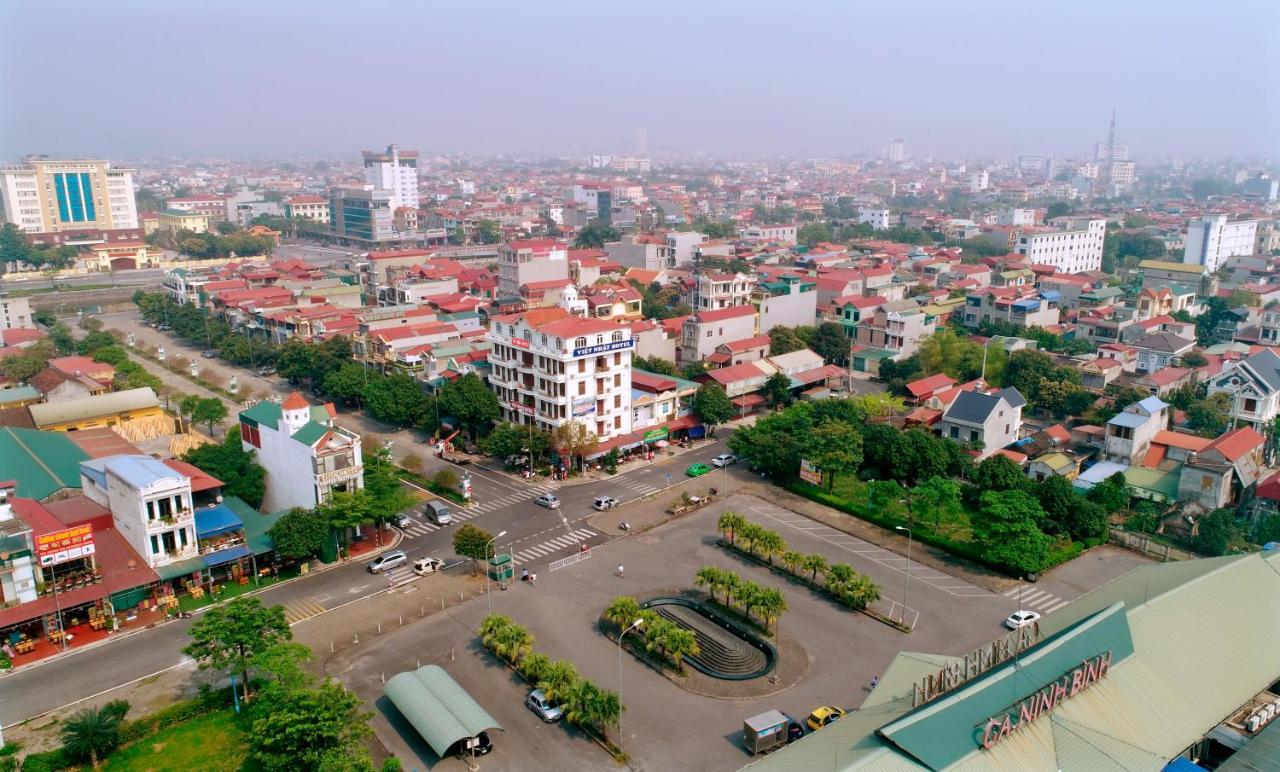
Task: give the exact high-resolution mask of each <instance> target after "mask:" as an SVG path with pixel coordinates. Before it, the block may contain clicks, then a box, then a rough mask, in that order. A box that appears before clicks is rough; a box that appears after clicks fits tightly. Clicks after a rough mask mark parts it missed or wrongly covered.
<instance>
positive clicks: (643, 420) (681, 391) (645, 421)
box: [631, 369, 698, 431]
mask: <svg viewBox="0 0 1280 772" xmlns="http://www.w3.org/2000/svg"><path fill="white" fill-rule="evenodd" d="M697 392H698V384H697V383H694V382H693V381H690V380H686V379H684V378H677V377H675V376H672V375H662V374H661V373H651V372H649V371H647V370H636V369H632V370H631V428H632V430H633V431H639V430H642V429H644V428H646V427H649V426H653V425H655V424H661V423H665V422H667V421H671V420H673V419H677V418H682V417H684V416H687V415H689V413H690V411H691V410H692V405H693V395H694V394H696V393H697Z"/></svg>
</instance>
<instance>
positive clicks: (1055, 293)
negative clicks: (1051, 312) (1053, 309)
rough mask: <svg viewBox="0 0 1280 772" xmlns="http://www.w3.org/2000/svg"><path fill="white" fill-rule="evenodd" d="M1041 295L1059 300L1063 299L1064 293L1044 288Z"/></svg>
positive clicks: (1048, 298) (1046, 298) (1047, 298)
mask: <svg viewBox="0 0 1280 772" xmlns="http://www.w3.org/2000/svg"><path fill="white" fill-rule="evenodd" d="M1040 297H1042V298H1044V299H1045V300H1052V301H1055V302H1056V301H1059V300H1062V293H1061V292H1059V291H1057V290H1044V291H1043V292H1041V293H1040Z"/></svg>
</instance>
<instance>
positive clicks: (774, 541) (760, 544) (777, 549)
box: [754, 530, 787, 565]
mask: <svg viewBox="0 0 1280 772" xmlns="http://www.w3.org/2000/svg"><path fill="white" fill-rule="evenodd" d="M754 546H756V547H757V548H759V550H760V555H761V556H762V557H763V558H764V559H765V560H767V561H769V565H773V559H774V557H775V556H777V555H781V554H782V553H784V552H786V551H787V542H786V540H784V539H783V538H782V535H781V534H779V533H778V532H777V531H770V530H764V531H762V532H761V533H760V538H759V539H757V540H756V544H755V545H754Z"/></svg>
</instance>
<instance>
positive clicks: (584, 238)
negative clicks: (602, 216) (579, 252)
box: [573, 220, 621, 249]
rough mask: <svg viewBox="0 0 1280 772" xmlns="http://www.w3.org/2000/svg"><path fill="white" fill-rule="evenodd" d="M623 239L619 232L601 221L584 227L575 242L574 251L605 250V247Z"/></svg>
mask: <svg viewBox="0 0 1280 772" xmlns="http://www.w3.org/2000/svg"><path fill="white" fill-rule="evenodd" d="M619 238H621V237H620V236H619V235H618V231H617V230H615V229H614V228H612V227H610V226H609V225H606V224H605V223H603V222H600V221H599V220H592V221H591V222H589V223H587V224H586V225H585V226H583V227H582V228H581V229H580V230H579V231H578V235H577V237H576V238H574V240H573V248H574V249H604V245H605V244H606V243H608V242H611V241H617V240H618V239H619Z"/></svg>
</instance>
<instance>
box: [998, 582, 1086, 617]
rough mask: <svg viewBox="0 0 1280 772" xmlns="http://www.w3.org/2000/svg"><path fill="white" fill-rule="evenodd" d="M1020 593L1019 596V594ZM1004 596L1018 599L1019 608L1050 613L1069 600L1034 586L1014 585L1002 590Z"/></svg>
mask: <svg viewBox="0 0 1280 772" xmlns="http://www.w3.org/2000/svg"><path fill="white" fill-rule="evenodd" d="M1019 593H1021V596H1019ZM1004 596H1005V597H1006V598H1013V599H1015V600H1017V601H1018V606H1019V608H1023V609H1035V610H1037V611H1039V612H1041V613H1043V614H1052V613H1053V612H1055V611H1057V610H1058V609H1060V608H1062V607H1063V606H1065V605H1067V604H1068V603H1070V602H1071V601H1069V600H1064V599H1063V598H1060V597H1058V596H1057V595H1054V594H1053V593H1051V592H1046V591H1045V590H1038V589H1036V588H1035V587H1025V586H1023V585H1016V586H1014V587H1010V588H1009V589H1007V590H1005V591H1004Z"/></svg>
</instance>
